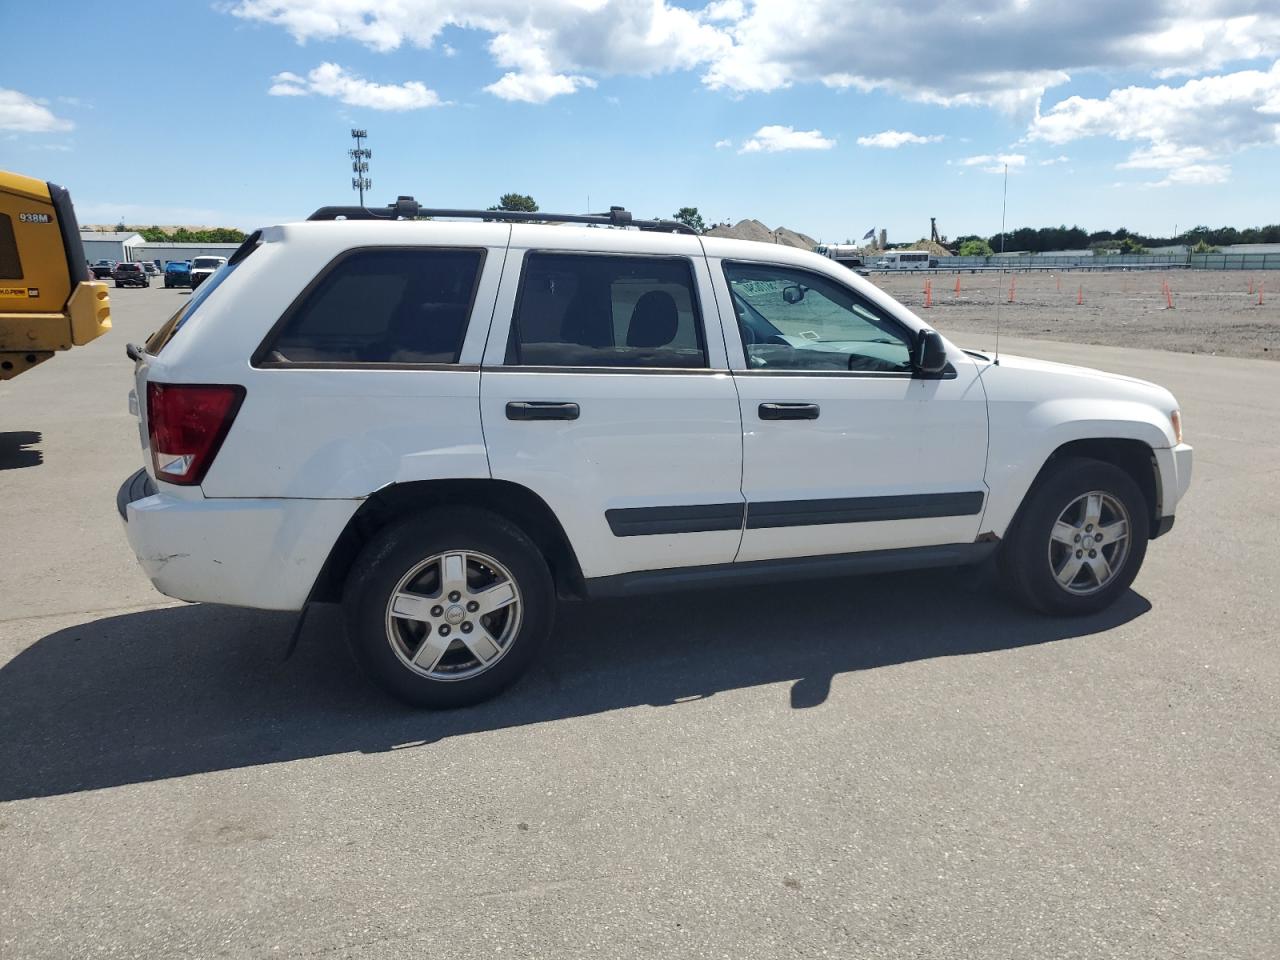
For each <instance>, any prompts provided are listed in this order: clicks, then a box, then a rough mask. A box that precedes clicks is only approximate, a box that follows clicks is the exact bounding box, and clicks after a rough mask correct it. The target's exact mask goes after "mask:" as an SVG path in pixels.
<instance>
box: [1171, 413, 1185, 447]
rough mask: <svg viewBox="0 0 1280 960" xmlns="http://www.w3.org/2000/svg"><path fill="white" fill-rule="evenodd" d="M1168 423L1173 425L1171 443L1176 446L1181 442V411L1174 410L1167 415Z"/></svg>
mask: <svg viewBox="0 0 1280 960" xmlns="http://www.w3.org/2000/svg"><path fill="white" fill-rule="evenodd" d="M1169 423H1170V424H1172V425H1173V442H1174V445H1175V446H1176V445H1177V444H1179V443H1181V442H1182V411H1181V410H1174V411H1173V412H1172V413H1171V414H1169Z"/></svg>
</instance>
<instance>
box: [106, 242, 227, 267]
mask: <svg viewBox="0 0 1280 960" xmlns="http://www.w3.org/2000/svg"><path fill="white" fill-rule="evenodd" d="M238 246H240V244H238V243H140V244H138V245H137V246H135V247H131V248H130V252H131V259H133V260H159V261H160V263H161V265H162V266H163V265H164V263H165V261H167V260H191V259H194V258H195V257H229V256H231V254H233V253H235V251H236V248H237V247H238Z"/></svg>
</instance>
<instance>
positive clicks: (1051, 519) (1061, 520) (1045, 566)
mask: <svg viewBox="0 0 1280 960" xmlns="http://www.w3.org/2000/svg"><path fill="white" fill-rule="evenodd" d="M1148 516H1149V512H1148V505H1147V501H1146V498H1145V497H1144V496H1143V494H1142V491H1141V490H1140V489H1138V485H1137V484H1136V483H1134V481H1133V478H1132V477H1130V476H1129V475H1128V474H1127V473H1125V472H1124V471H1123V470H1121V469H1120V468H1119V467H1117V466H1115V465H1113V464H1110V463H1105V462H1103V461H1101V460H1090V459H1085V458H1077V457H1072V458H1067V459H1063V460H1062V461H1060V462H1058V463H1057V464H1055V465H1054V466H1053V468H1052V472H1051V473H1049V474H1048V475H1047V476H1046V477H1044V478H1042V479H1041V480H1040V482H1039V483H1037V485H1036V486H1035V487H1034V488H1033V489H1032V490H1031V492H1030V493H1029V494H1028V495H1027V499H1026V500H1025V501H1024V503H1023V505H1022V508H1021V510H1019V512H1018V516H1017V517H1016V518H1015V519H1014V522H1013V524H1012V525H1011V526H1010V528H1009V531H1008V533H1007V534H1006V536H1005V540H1004V543H1003V544H1002V545H1001V550H1000V554H999V557H998V561H999V567H1000V572H1001V575H1002V578H1003V579H1004V581H1005V583H1006V585H1007V586H1008V587H1009V589H1010V591H1011V592H1012V593H1013V595H1014V596H1015V597H1016V598H1017V599H1018V600H1020V601H1021V602H1022V603H1024V604H1026V605H1027V606H1029V607H1031V608H1032V609H1035V610H1039V611H1040V612H1041V613H1047V614H1053V615H1056V616H1083V615H1086V614H1090V613H1097V612H1098V611H1099V610H1104V609H1106V608H1107V607H1109V606H1110V605H1111V604H1112V603H1114V602H1115V601H1116V600H1117V599H1118V598H1119V597H1120V595H1121V594H1123V593H1124V592H1125V591H1126V590H1128V589H1129V586H1130V585H1131V584H1132V583H1133V579H1134V577H1136V576H1137V575H1138V570H1139V569H1140V568H1141V566H1142V561H1143V558H1144V557H1145V556H1146V553H1147V540H1148V537H1149V535H1150V521H1149V519H1148Z"/></svg>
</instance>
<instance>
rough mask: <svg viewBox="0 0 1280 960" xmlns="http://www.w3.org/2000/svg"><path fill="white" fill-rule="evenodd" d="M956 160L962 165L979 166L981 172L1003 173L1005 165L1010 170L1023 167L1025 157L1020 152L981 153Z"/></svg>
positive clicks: (1025, 160) (1025, 163)
mask: <svg viewBox="0 0 1280 960" xmlns="http://www.w3.org/2000/svg"><path fill="white" fill-rule="evenodd" d="M957 162H958V163H959V164H960V166H962V167H981V168H982V172H983V173H1004V168H1005V167H1006V166H1008V168H1009V169H1010V170H1017V169H1019V168H1020V167H1025V166H1026V165H1027V158H1026V156H1025V155H1024V154H1021V153H997V154H991V153H983V154H979V155H978V156H976V157H965V158H964V159H963V160H959V161H957Z"/></svg>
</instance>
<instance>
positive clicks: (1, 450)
mask: <svg viewBox="0 0 1280 960" xmlns="http://www.w3.org/2000/svg"><path fill="white" fill-rule="evenodd" d="M43 439H44V436H43V435H42V434H40V433H37V432H36V431H35V430H15V431H12V432H8V433H5V432H0V470H21V469H22V468H23V467H38V466H40V464H42V463H44V453H43V451H41V450H37V449H36V445H37V444H38V443H40V441H41V440H43Z"/></svg>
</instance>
